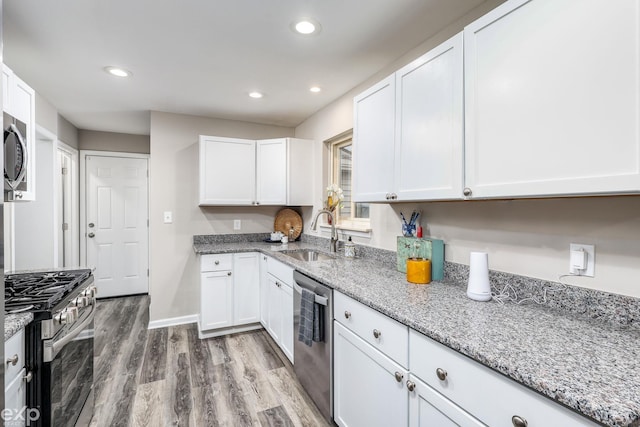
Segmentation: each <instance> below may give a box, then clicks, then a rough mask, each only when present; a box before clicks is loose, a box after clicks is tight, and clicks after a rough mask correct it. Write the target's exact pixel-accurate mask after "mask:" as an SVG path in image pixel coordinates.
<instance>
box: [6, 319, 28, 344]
mask: <svg viewBox="0 0 640 427" xmlns="http://www.w3.org/2000/svg"><path fill="white" fill-rule="evenodd" d="M32 320H33V314H31V313H20V314H6V315H5V316H4V340H5V341H7V340H8V339H9V338H11V337H12V336H14V335H15V334H17V333H18V331H20V329H23V328H24V327H25V326H27V325H28V324H29V323H31V321H32Z"/></svg>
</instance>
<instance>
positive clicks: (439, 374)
mask: <svg viewBox="0 0 640 427" xmlns="http://www.w3.org/2000/svg"><path fill="white" fill-rule="evenodd" d="M436 375H437V377H438V379H439V380H440V381H444V380H446V379H447V371H445V370H444V369H442V368H438V369H436Z"/></svg>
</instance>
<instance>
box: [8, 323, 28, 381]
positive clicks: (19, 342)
mask: <svg viewBox="0 0 640 427" xmlns="http://www.w3.org/2000/svg"><path fill="white" fill-rule="evenodd" d="M16 356H17V362H16V364H15V365H14V364H13V363H9V362H7V361H8V360H10V359H12V358H14V357H16ZM4 359H5V365H4V366H5V368H6V371H5V373H4V386H5V387H7V385H8V384H9V383H10V382H11V381H12V380H13V379H14V377H15V376H16V375H18V373H20V371H21V370H22V368H24V362H25V360H24V329H22V330H20V331H18V332H17V333H16V334H15V335H14V336H12V337H11V338H9V339H8V340H7V341H6V342H5V343H4Z"/></svg>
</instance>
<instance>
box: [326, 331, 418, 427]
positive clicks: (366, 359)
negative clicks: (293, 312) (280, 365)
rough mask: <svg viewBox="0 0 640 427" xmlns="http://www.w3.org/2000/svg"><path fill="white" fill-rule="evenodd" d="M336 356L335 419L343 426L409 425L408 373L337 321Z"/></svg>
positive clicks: (335, 332)
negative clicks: (406, 384) (406, 385)
mask: <svg viewBox="0 0 640 427" xmlns="http://www.w3.org/2000/svg"><path fill="white" fill-rule="evenodd" d="M333 354H334V420H335V422H336V423H337V424H338V425H339V426H342V427H360V426H362V427H364V426H366V427H375V426H380V427H388V426H406V425H408V411H407V408H408V399H409V394H408V392H407V389H406V388H405V381H406V380H407V379H408V372H407V371H406V370H404V369H403V368H402V367H400V366H399V365H398V364H396V363H394V362H393V361H392V360H391V359H389V358H388V357H386V356H385V355H384V354H382V353H380V352H379V351H378V350H376V349H374V348H373V347H371V346H370V345H369V344H367V343H366V342H364V341H363V340H362V339H361V338H359V337H358V336H356V335H355V334H353V333H352V332H350V331H349V330H348V329H347V328H345V327H344V326H342V325H341V324H340V323H338V322H335V321H334V349H333ZM396 375H397V376H398V378H399V379H400V381H397V380H396Z"/></svg>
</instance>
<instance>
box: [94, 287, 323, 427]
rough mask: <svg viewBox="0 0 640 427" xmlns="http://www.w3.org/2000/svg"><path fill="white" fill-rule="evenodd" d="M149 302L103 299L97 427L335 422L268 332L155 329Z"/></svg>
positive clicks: (96, 376)
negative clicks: (201, 334) (212, 334)
mask: <svg viewBox="0 0 640 427" xmlns="http://www.w3.org/2000/svg"><path fill="white" fill-rule="evenodd" d="M148 307H149V297H148V296H134V297H125V298H115V299H108V300H101V301H99V302H98V307H97V309H98V311H97V313H96V321H95V328H96V329H95V330H96V337H95V363H94V383H95V386H94V393H95V403H94V415H93V419H92V420H91V424H90V425H91V426H92V427H102V426H145V427H146V426H197V427H203V426H226V427H236V426H265V427H267V426H305V427H306V426H309V427H311V426H313V427H315V426H318V427H324V426H329V425H330V424H328V423H327V422H326V421H325V420H324V419H323V418H322V416H321V415H320V413H319V412H318V409H317V408H316V406H315V405H314V404H313V402H312V401H311V400H310V399H309V396H308V395H307V394H306V392H305V391H304V390H303V389H302V386H301V385H300V383H299V382H298V380H297V379H296V377H295V374H294V372H293V367H292V365H291V363H290V362H289V360H288V359H287V358H286V356H285V355H284V354H283V353H282V352H281V351H280V349H279V348H278V347H277V346H276V345H275V343H274V342H273V341H272V339H271V337H270V336H269V335H268V334H267V332H266V331H264V330H258V331H252V332H245V333H241V334H234V335H228V336H225V337H218V338H210V339H203V340H201V339H199V338H198V331H197V329H196V325H195V324H192V325H183V326H176V327H169V328H162V329H153V330H148V329H147V326H148V324H149V308H148Z"/></svg>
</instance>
